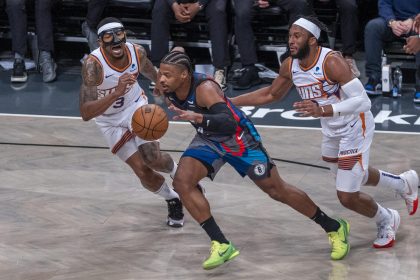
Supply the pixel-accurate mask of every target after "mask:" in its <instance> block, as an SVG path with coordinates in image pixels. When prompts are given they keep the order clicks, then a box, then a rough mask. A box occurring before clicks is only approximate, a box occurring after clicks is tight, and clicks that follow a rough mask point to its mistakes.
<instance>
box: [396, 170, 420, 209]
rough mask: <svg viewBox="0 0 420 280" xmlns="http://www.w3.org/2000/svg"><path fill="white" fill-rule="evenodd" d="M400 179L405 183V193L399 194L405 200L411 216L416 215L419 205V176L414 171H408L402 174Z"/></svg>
mask: <svg viewBox="0 0 420 280" xmlns="http://www.w3.org/2000/svg"><path fill="white" fill-rule="evenodd" d="M400 177H401V178H402V179H403V180H404V182H405V190H404V192H398V194H399V195H400V196H401V197H402V198H403V199H404V200H405V204H406V205H407V210H408V214H409V215H414V214H415V213H416V211H417V207H418V205H419V198H418V192H419V187H418V186H419V176H418V175H417V172H416V171H414V170H408V171H406V172H404V173H401V174H400Z"/></svg>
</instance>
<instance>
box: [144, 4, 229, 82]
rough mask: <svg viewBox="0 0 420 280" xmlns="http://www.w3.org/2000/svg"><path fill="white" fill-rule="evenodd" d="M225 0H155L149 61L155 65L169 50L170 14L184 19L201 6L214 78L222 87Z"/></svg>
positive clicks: (226, 56) (225, 45)
mask: <svg viewBox="0 0 420 280" xmlns="http://www.w3.org/2000/svg"><path fill="white" fill-rule="evenodd" d="M226 3H227V0H198V1H197V0H176V1H175V0H156V1H155V4H154V6H153V12H152V31H151V35H152V50H151V60H152V62H153V64H154V65H155V66H158V65H159V63H160V60H161V59H162V58H163V56H165V55H166V54H167V53H168V51H169V49H168V44H169V35H170V34H169V27H170V23H171V21H172V20H173V19H174V17H175V19H176V20H178V21H179V22H181V23H188V22H191V21H192V20H193V19H194V18H195V16H196V15H197V14H198V13H199V12H200V11H201V10H204V11H205V14H206V19H207V21H208V27H209V31H210V40H211V48H212V56H213V66H214V68H215V73H214V79H215V80H216V81H217V82H218V83H219V85H220V86H221V87H222V89H224V90H225V89H226V75H227V66H228V65H229V52H228V40H227V23H226Z"/></svg>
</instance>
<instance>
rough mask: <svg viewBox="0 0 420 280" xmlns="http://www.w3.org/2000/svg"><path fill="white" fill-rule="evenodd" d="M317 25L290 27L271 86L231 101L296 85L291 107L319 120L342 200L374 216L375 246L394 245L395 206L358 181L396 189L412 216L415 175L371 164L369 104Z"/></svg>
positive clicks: (245, 101)
mask: <svg viewBox="0 0 420 280" xmlns="http://www.w3.org/2000/svg"><path fill="white" fill-rule="evenodd" d="M321 28H323V29H324V28H325V26H324V25H323V24H322V23H320V22H319V21H318V20H317V19H316V18H313V17H305V18H300V19H298V20H297V21H295V22H294V23H293V24H292V26H291V27H290V29H289V47H290V54H291V57H289V58H287V59H286V60H285V61H284V62H283V64H282V65H281V67H280V73H279V74H280V75H279V76H278V78H276V79H275V80H274V81H273V83H272V84H271V85H270V86H269V87H265V88H261V89H259V90H257V91H254V92H251V93H248V94H245V95H241V96H239V97H236V98H232V99H231V100H232V102H233V103H234V104H235V105H242V106H244V105H263V104H267V103H270V102H273V101H275V100H279V99H281V98H282V97H284V96H285V95H286V94H287V93H288V92H289V90H290V89H291V87H292V86H293V85H294V86H295V87H296V89H297V92H298V93H299V95H300V97H301V98H302V99H303V101H299V102H296V103H295V104H294V107H295V109H296V111H297V112H301V113H302V115H303V116H312V117H317V118H320V120H321V126H322V133H323V140H322V149H321V150H322V158H323V160H324V161H326V162H328V163H329V164H330V165H331V166H330V168H331V171H332V172H333V173H334V175H335V177H336V189H337V196H338V198H339V200H340V202H341V204H342V205H343V206H344V207H346V208H348V209H350V210H353V211H355V212H357V213H359V214H361V215H363V216H366V217H368V218H372V219H373V220H374V221H375V222H376V224H377V227H378V235H377V238H376V240H375V241H374V242H373V246H374V247H375V248H385V247H392V246H393V244H394V241H395V235H396V232H397V229H398V226H399V224H400V215H399V213H398V212H397V211H396V210H393V209H388V208H384V207H382V206H381V205H380V204H378V203H377V202H375V201H374V200H373V198H372V197H370V196H369V195H368V194H366V193H363V192H361V191H360V186H361V185H373V186H378V187H386V188H390V189H392V190H395V191H396V192H397V193H398V194H399V195H400V196H401V197H402V198H403V199H404V200H405V203H406V206H407V209H408V213H409V214H410V215H414V213H415V212H416V210H417V206H418V197H417V196H418V182H419V179H418V175H417V173H416V172H415V171H414V170H409V171H407V172H404V173H402V174H400V175H394V174H390V173H388V172H385V171H382V170H378V169H375V168H373V167H371V166H369V152H370V145H371V143H372V138H373V134H374V130H375V126H374V120H373V116H372V113H371V112H370V107H371V102H370V100H369V98H368V97H367V95H366V92H365V90H364V87H363V85H362V83H361V82H360V80H358V79H357V78H355V77H354V75H353V74H352V72H351V70H350V68H349V66H348V64H347V63H346V61H345V59H344V58H343V57H342V56H341V54H340V53H338V52H335V51H332V50H331V49H328V48H323V47H321V46H320V45H319V44H318V38H319V35H320V32H321Z"/></svg>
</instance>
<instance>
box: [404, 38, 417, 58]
mask: <svg viewBox="0 0 420 280" xmlns="http://www.w3.org/2000/svg"><path fill="white" fill-rule="evenodd" d="M406 42H407V44H406V45H404V47H403V49H404V51H405V52H406V53H411V54H416V53H418V52H420V38H419V37H418V36H411V37H408V38H407V39H406Z"/></svg>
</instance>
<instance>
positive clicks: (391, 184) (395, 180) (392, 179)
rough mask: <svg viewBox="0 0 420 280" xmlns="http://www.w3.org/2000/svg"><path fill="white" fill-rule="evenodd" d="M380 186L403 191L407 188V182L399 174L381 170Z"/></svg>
mask: <svg viewBox="0 0 420 280" xmlns="http://www.w3.org/2000/svg"><path fill="white" fill-rule="evenodd" d="M377 186H378V187H385V188H388V189H391V190H394V191H399V192H402V191H404V190H405V182H404V180H403V179H402V178H401V177H400V176H399V175H394V174H392V173H389V172H385V171H382V170H379V182H378V185H377Z"/></svg>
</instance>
